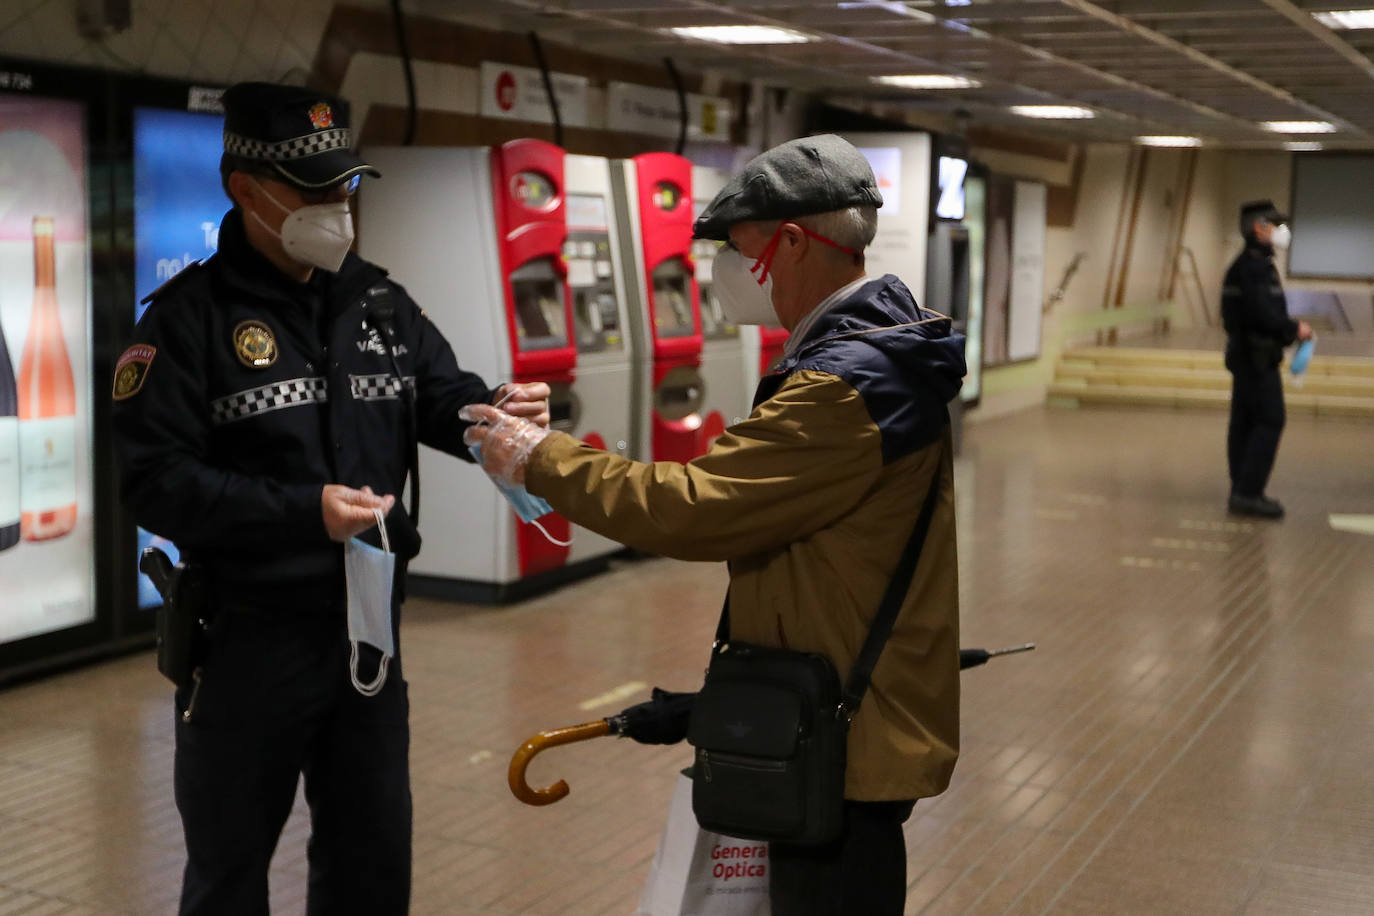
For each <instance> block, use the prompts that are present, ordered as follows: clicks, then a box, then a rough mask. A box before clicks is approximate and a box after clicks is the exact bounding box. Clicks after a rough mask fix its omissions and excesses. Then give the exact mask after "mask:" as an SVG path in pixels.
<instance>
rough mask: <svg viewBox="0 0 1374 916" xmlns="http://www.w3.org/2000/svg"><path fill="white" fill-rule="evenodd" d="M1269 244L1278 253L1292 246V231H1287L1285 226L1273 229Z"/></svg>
mask: <svg viewBox="0 0 1374 916" xmlns="http://www.w3.org/2000/svg"><path fill="white" fill-rule="evenodd" d="M1270 244H1272V245H1273V246H1274V247H1275V248H1276V249H1278V250H1279V251H1283V250H1284V249H1286V248H1287V247H1288V246H1289V245H1291V244H1293V230H1292V229H1289V228H1288V226H1287V225H1286V224H1285V225H1282V226H1279V227H1277V228H1275V229H1274V238H1273V239H1272V240H1271V242H1270Z"/></svg>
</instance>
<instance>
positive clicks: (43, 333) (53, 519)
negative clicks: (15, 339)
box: [18, 216, 76, 541]
mask: <svg viewBox="0 0 1374 916" xmlns="http://www.w3.org/2000/svg"><path fill="white" fill-rule="evenodd" d="M33 276H34V281H33V312H32V313H31V315H30V317H29V335H28V341H27V342H26V343H25V344H24V356H23V358H22V360H21V361H20V363H19V381H18V389H19V456H20V459H19V494H20V508H21V509H22V510H23V516H22V519H21V522H20V531H21V532H22V534H23V536H24V540H26V541H46V540H48V539H49V538H60V537H62V536H63V535H65V534H70V533H71V531H72V529H73V528H75V527H76V382H75V380H74V379H73V378H72V363H71V360H70V359H69V358H68V357H67V345H66V343H65V342H64V341H63V339H62V319H61V316H60V315H59V314H58V309H57V265H56V252H55V248H54V245H53V221H52V219H51V218H47V217H41V216H40V217H35V218H34V221H33Z"/></svg>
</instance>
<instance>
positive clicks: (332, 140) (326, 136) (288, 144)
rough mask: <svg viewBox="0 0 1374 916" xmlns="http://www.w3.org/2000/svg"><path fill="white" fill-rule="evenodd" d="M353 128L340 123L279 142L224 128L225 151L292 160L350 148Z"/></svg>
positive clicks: (240, 154) (268, 160)
mask: <svg viewBox="0 0 1374 916" xmlns="http://www.w3.org/2000/svg"><path fill="white" fill-rule="evenodd" d="M349 145H350V144H349V130H348V128H346V127H336V128H334V129H332V130H319V131H315V132H314V133H309V134H306V135H305V136H303V137H292V138H291V139H290V140H281V141H279V142H277V143H267V142H264V141H262V140H254V139H253V138H252V137H245V136H243V135H242V134H236V133H234V132H233V131H231V130H226V131H225V132H224V151H225V152H226V153H229V154H231V155H234V156H242V157H243V158H245V159H261V160H265V161H267V162H289V161H290V160H292V159H306V158H309V157H310V156H318V155H319V154H320V153H331V152H333V151H334V150H337V149H348V148H349Z"/></svg>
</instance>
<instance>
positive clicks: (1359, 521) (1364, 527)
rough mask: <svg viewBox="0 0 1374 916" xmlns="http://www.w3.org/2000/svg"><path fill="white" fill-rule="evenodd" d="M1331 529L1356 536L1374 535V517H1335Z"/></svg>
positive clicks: (1332, 519)
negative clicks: (1348, 532)
mask: <svg viewBox="0 0 1374 916" xmlns="http://www.w3.org/2000/svg"><path fill="white" fill-rule="evenodd" d="M1331 527H1332V528H1333V529H1335V530H1336V531H1350V532H1352V533H1354V534H1374V515H1333V516H1331Z"/></svg>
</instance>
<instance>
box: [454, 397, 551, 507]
mask: <svg viewBox="0 0 1374 916" xmlns="http://www.w3.org/2000/svg"><path fill="white" fill-rule="evenodd" d="M458 418H459V419H460V420H466V421H467V422H469V423H471V424H473V425H472V426H469V427H468V428H467V430H466V431H465V432H464V433H463V441H464V442H465V443H467V445H468V446H469V447H471V446H474V445H476V446H479V447H480V448H481V450H482V470H484V471H486V472H487V473H488V474H490V475H491V476H492V477H494V478H495V479H496V480H498V481H500V482H501V483H503V484H506V485H507V486H512V487H522V486H524V485H525V465H526V464H528V463H529V460H530V453H531V452H533V451H534V447H535V446H536V445H538V444H539V443H540V442H543V441H544V437H545V436H547V435H548V434H549V431H548V430H547V429H546V428H544V427H542V426H537V425H535V424H534V423H531V422H530V421H529V420H525V419H522V418H521V417H513V416H511V415H510V414H508V413H506V412H505V411H503V410H499V409H498V408H496V407H492V406H491V405H490V404H469V405H467V406H466V407H464V408H463V409H462V410H460V411H458Z"/></svg>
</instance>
